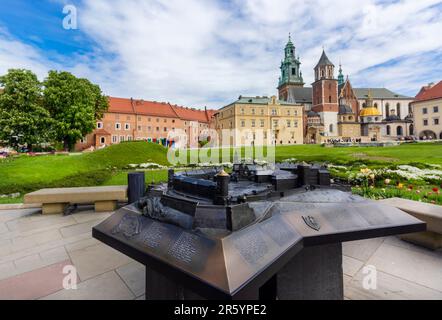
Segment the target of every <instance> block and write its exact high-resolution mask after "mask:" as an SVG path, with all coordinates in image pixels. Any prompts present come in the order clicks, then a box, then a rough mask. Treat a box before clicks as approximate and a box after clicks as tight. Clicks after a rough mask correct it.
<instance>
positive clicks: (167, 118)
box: [75, 97, 215, 151]
mask: <svg viewBox="0 0 442 320" xmlns="http://www.w3.org/2000/svg"><path fill="white" fill-rule="evenodd" d="M214 113H215V111H214V110H197V109H194V108H186V107H181V106H177V105H172V104H170V103H165V102H155V101H145V100H136V99H125V98H115V97H109V109H108V110H107V112H105V113H104V115H103V117H102V118H101V119H100V120H98V121H97V127H96V129H95V130H94V132H93V133H91V134H89V135H87V136H86V137H84V138H83V139H81V140H80V141H79V142H78V143H77V144H76V146H75V150H77V151H83V150H85V149H89V148H91V147H93V148H95V149H96V148H102V147H105V146H109V145H113V144H118V143H121V142H125V141H147V142H153V143H158V144H162V145H164V146H171V145H173V144H175V142H177V141H172V140H171V139H170V138H169V133H170V132H177V133H178V132H183V133H184V134H185V135H186V137H185V140H186V144H187V145H188V146H198V142H199V141H201V140H204V139H207V138H208V136H209V135H210V131H209V130H210V129H211V128H213V121H212V120H213V115H214Z"/></svg>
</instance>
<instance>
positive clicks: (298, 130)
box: [215, 96, 304, 147]
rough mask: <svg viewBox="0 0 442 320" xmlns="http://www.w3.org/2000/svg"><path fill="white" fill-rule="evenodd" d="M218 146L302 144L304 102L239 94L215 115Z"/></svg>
mask: <svg viewBox="0 0 442 320" xmlns="http://www.w3.org/2000/svg"><path fill="white" fill-rule="evenodd" d="M215 128H216V131H217V134H218V141H219V145H221V146H235V147H239V146H250V145H294V144H303V141H304V138H303V128H304V123H303V105H301V104H290V103H287V102H284V101H280V100H278V99H277V98H276V96H273V97H240V98H239V99H238V100H237V101H235V102H234V103H232V104H230V105H228V106H225V107H224V108H222V109H220V110H219V111H218V112H217V113H216V114H215Z"/></svg>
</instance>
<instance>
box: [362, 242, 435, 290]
mask: <svg viewBox="0 0 442 320" xmlns="http://www.w3.org/2000/svg"><path fill="white" fill-rule="evenodd" d="M367 264H368V265H373V266H375V267H376V268H377V269H378V271H382V272H386V273H389V274H390V275H393V276H396V277H399V278H402V279H407V280H408V281H411V282H415V283H417V284H420V285H423V286H426V287H428V288H432V289H435V290H438V291H441V292H442V259H441V257H440V256H439V254H437V253H433V252H430V251H429V252H428V253H422V252H418V251H415V250H409V249H404V248H401V247H396V246H391V245H388V244H385V243H384V244H382V245H381V247H380V248H379V249H378V250H377V251H376V253H375V254H374V255H373V256H372V257H371V258H370V260H369V261H368V262H367Z"/></svg>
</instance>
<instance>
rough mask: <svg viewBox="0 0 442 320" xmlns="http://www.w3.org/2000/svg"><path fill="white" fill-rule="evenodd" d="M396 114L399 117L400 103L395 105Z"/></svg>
mask: <svg viewBox="0 0 442 320" xmlns="http://www.w3.org/2000/svg"><path fill="white" fill-rule="evenodd" d="M396 114H397V116H398V117H399V118H400V117H401V104H400V103H398V104H397V105H396Z"/></svg>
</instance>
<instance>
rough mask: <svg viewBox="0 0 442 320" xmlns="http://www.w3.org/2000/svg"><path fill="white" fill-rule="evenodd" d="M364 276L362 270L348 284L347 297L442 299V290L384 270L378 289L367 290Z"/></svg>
mask: <svg viewBox="0 0 442 320" xmlns="http://www.w3.org/2000/svg"><path fill="white" fill-rule="evenodd" d="M364 276H366V275H364V274H363V272H362V271H360V272H358V274H357V275H356V277H355V278H354V279H353V280H351V281H350V282H348V283H347V284H346V286H345V296H346V297H349V298H350V299H352V300H442V292H439V291H437V290H433V289H430V288H427V287H425V286H422V285H419V284H416V283H413V282H410V281H407V280H404V279H400V278H398V277H395V276H392V275H390V274H387V273H384V272H378V273H377V289H376V290H366V289H364V287H363V279H364Z"/></svg>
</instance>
